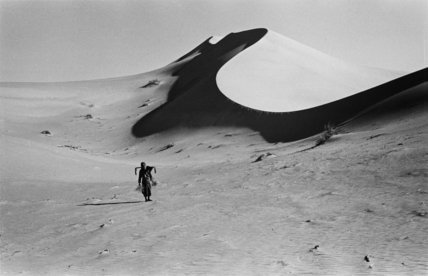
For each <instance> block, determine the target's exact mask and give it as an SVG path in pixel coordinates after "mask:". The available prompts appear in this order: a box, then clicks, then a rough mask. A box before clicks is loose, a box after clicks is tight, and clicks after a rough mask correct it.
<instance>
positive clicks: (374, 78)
mask: <svg viewBox="0 0 428 276" xmlns="http://www.w3.org/2000/svg"><path fill="white" fill-rule="evenodd" d="M398 76H399V75H398V74H397V73H393V72H388V71H386V70H380V69H372V68H364V67H362V66H355V65H352V64H349V63H346V62H344V61H342V60H339V59H337V58H334V57H331V56H328V55H326V54H324V53H322V52H319V51H316V50H315V49H312V48H310V47H308V46H306V45H303V44H300V43H298V42H297V41H294V40H291V39H289V38H287V37H285V36H282V35H280V34H277V33H275V32H273V31H270V30H269V31H268V32H267V33H266V34H265V35H264V36H263V37H262V38H261V39H260V40H259V41H258V42H257V43H255V44H254V45H252V46H251V47H249V48H248V49H246V50H245V51H242V52H241V53H239V54H238V55H237V56H236V57H234V58H233V59H231V60H230V61H229V62H227V63H226V64H225V65H224V66H223V67H222V68H221V69H220V70H219V72H218V74H217V85H218V87H219V89H220V91H221V92H222V93H223V94H224V95H226V96H227V97H228V98H230V99H231V100H233V101H235V102H236V103H239V104H241V105H244V106H246V107H249V108H253V109H257V110H261V111H271V112H292V111H299V110H302V109H309V108H313V107H316V106H319V105H323V104H327V103H330V102H333V101H336V100H340V99H342V98H344V97H347V96H351V95H353V94H356V93H358V92H361V91H364V90H367V89H369V88H372V87H375V86H377V85H379V84H382V83H385V82H387V81H390V80H392V79H394V78H396V77H398Z"/></svg>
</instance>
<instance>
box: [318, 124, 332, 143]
mask: <svg viewBox="0 0 428 276" xmlns="http://www.w3.org/2000/svg"><path fill="white" fill-rule="evenodd" d="M336 134H337V129H336V127H335V126H334V125H333V124H332V123H328V124H326V125H325V126H324V131H323V132H322V133H321V134H320V136H319V137H318V139H317V141H316V142H315V146H316V147H317V146H319V145H322V144H324V143H325V142H327V140H328V139H330V138H331V137H332V136H333V135H336Z"/></svg>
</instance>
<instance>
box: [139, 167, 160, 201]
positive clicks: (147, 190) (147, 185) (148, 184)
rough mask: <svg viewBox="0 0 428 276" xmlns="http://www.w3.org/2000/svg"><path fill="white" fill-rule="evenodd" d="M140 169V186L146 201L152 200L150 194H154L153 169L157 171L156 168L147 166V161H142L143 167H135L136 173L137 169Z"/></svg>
mask: <svg viewBox="0 0 428 276" xmlns="http://www.w3.org/2000/svg"><path fill="white" fill-rule="evenodd" d="M138 169H140V172H139V174H138V187H139V188H140V189H141V193H142V194H143V195H144V199H145V200H146V201H152V200H151V199H150V196H151V195H152V181H153V176H152V170H154V172H155V173H156V168H155V167H151V166H147V165H146V163H144V162H141V167H136V168H135V174H137V170H138Z"/></svg>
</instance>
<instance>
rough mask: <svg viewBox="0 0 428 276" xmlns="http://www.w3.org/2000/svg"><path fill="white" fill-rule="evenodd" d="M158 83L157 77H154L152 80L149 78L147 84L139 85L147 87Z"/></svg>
mask: <svg viewBox="0 0 428 276" xmlns="http://www.w3.org/2000/svg"><path fill="white" fill-rule="evenodd" d="M159 84H160V81H159V80H158V79H154V80H150V81H149V82H148V83H147V84H145V85H143V86H141V88H148V87H152V86H156V85H159Z"/></svg>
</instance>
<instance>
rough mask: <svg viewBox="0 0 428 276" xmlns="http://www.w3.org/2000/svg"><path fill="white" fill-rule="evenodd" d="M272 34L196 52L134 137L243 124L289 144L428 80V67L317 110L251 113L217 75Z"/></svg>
mask: <svg viewBox="0 0 428 276" xmlns="http://www.w3.org/2000/svg"><path fill="white" fill-rule="evenodd" d="M266 32H267V30H265V29H255V30H250V31H245V32H241V33H234V34H230V35H228V36H226V37H225V38H224V39H222V40H221V41H220V42H218V43H217V44H215V45H211V44H210V43H209V42H208V41H205V42H204V43H202V44H201V45H199V46H198V47H197V48H195V49H194V50H192V51H191V53H196V52H199V53H200V54H199V55H198V56H197V57H195V58H194V59H192V60H190V61H189V62H188V63H187V64H185V65H184V66H181V67H180V69H179V70H177V71H176V72H174V73H173V74H174V75H177V76H178V80H177V81H176V83H175V84H174V85H173V87H172V89H171V91H170V93H169V97H168V102H167V103H166V104H164V105H163V106H161V107H159V108H158V109H156V110H154V111H152V112H151V113H149V114H148V115H146V116H145V117H143V118H142V119H140V120H139V121H138V122H137V123H136V124H135V125H134V126H133V129H132V133H133V135H135V136H136V137H144V136H148V135H151V134H155V133H158V132H162V131H167V130H170V129H173V128H176V127H186V128H201V127H208V126H223V127H227V126H238V127H248V128H251V129H253V130H254V131H258V132H259V133H260V134H261V135H262V136H263V137H264V139H265V140H266V141H268V142H289V141H294V140H298V139H302V138H305V137H308V136H311V135H314V134H316V133H319V132H321V131H322V130H323V127H324V125H325V124H327V123H328V122H330V123H332V124H335V125H339V124H340V123H343V122H345V121H347V120H349V119H350V118H352V117H354V116H356V115H358V114H360V113H361V112H362V111H364V110H366V109H368V108H370V107H372V106H374V105H376V104H378V103H380V102H382V101H384V100H386V99H388V98H390V97H392V96H394V95H397V94H399V93H402V92H405V91H406V90H407V89H410V88H412V87H415V86H417V85H419V84H421V83H423V82H425V81H426V80H427V76H428V69H427V68H425V69H423V70H420V71H417V72H414V73H411V74H408V75H406V76H403V77H400V78H398V79H395V80H393V81H390V82H387V83H385V84H382V85H379V86H377V87H374V88H371V89H368V90H366V91H363V92H360V93H358V94H355V95H353V96H349V97H347V98H344V99H341V100H338V101H335V102H332V103H329V104H325V105H322V106H318V107H315V108H311V109H306V110H301V111H296V112H288V113H275V112H261V111H257V110H252V109H248V108H245V107H243V106H241V105H239V104H237V103H235V102H232V101H231V100H229V99H228V98H227V97H226V96H224V95H223V94H222V93H221V92H220V90H219V89H218V87H217V85H216V74H217V72H218V70H219V69H220V68H221V67H222V66H223V64H225V63H226V62H227V61H228V60H229V59H231V58H232V57H233V56H235V55H236V54H238V53H239V52H240V51H242V50H243V49H245V48H246V47H249V46H251V45H252V44H254V43H255V42H257V41H258V40H259V39H261V38H262V37H263V36H264V35H265V34H266ZM187 55H189V54H187ZM187 55H186V56H187ZM426 94H427V93H425V99H426V98H427V95H426Z"/></svg>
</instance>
